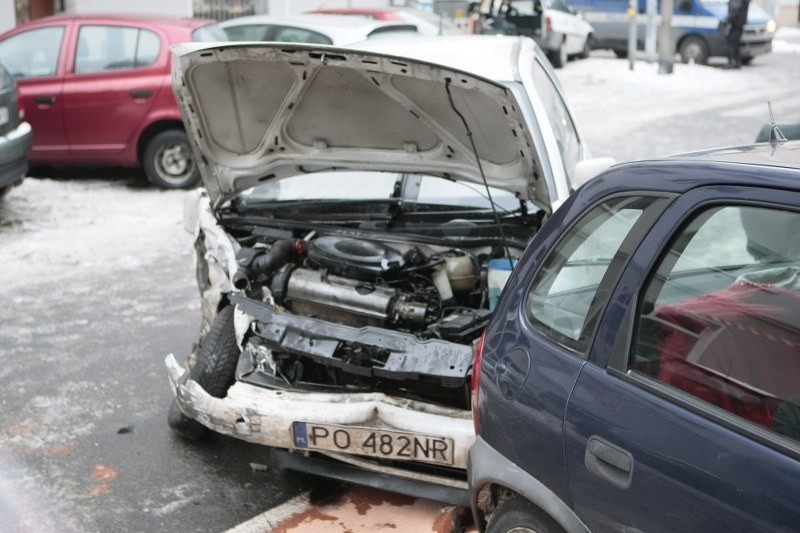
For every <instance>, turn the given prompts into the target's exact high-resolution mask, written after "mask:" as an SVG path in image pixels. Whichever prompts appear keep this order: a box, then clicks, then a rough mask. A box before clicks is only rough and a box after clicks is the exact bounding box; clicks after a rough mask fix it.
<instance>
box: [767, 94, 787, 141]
mask: <svg viewBox="0 0 800 533" xmlns="http://www.w3.org/2000/svg"><path fill="white" fill-rule="evenodd" d="M767 106H769V121H770V123H771V124H772V127H771V128H770V130H769V144H771V145H772V146H773V147H774V146H775V145H776V144H778V143H783V142H786V141H787V139H786V136H785V135H784V134H783V132H782V131H781V130H780V128H779V127H778V125H777V124H775V117H774V116H773V115H772V102H770V101H769V100H767Z"/></svg>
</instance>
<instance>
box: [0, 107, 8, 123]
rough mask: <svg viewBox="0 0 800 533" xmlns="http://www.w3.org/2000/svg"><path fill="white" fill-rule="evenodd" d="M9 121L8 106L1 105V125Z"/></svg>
mask: <svg viewBox="0 0 800 533" xmlns="http://www.w3.org/2000/svg"><path fill="white" fill-rule="evenodd" d="M6 122H8V108H7V107H2V106H0V126H2V125H3V124H5V123H6Z"/></svg>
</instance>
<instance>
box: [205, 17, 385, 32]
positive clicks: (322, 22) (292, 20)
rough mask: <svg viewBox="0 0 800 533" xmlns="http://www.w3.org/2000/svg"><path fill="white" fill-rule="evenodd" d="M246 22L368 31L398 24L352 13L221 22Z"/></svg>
mask: <svg viewBox="0 0 800 533" xmlns="http://www.w3.org/2000/svg"><path fill="white" fill-rule="evenodd" d="M246 24H297V25H313V26H316V27H318V28H330V29H336V28H346V29H352V28H363V29H364V31H366V32H368V31H369V30H370V29H371V28H380V27H382V26H396V25H397V24H396V23H392V22H389V23H387V22H385V21H380V20H373V19H369V18H366V17H353V16H350V15H322V14H311V13H309V14H303V15H284V16H271V15H249V16H246V17H236V18H232V19H228V20H226V21H225V22H220V26H221V27H223V28H224V27H228V26H239V25H246Z"/></svg>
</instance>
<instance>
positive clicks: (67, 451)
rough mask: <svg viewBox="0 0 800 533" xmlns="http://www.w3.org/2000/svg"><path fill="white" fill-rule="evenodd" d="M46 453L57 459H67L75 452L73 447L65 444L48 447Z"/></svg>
mask: <svg viewBox="0 0 800 533" xmlns="http://www.w3.org/2000/svg"><path fill="white" fill-rule="evenodd" d="M47 451H48V452H50V454H51V455H55V456H57V457H69V456H70V455H72V454H73V453H74V452H75V445H74V444H67V445H56V446H50V448H48V449H47Z"/></svg>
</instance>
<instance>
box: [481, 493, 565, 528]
mask: <svg viewBox="0 0 800 533" xmlns="http://www.w3.org/2000/svg"><path fill="white" fill-rule="evenodd" d="M563 531H564V530H563V529H562V528H561V527H559V525H558V524H557V523H556V522H555V521H554V520H553V519H552V518H550V517H549V516H547V514H545V513H544V512H542V511H541V510H540V509H539V508H537V507H536V506H535V505H533V504H532V503H531V502H529V501H528V500H526V499H525V498H523V497H522V496H519V495H517V494H515V495H514V496H511V497H510V498H508V499H507V500H505V501H503V502H502V503H501V504H500V505H499V506H498V507H497V509H495V511H494V512H493V513H492V515H491V516H490V517H489V523H488V524H487V525H486V533H511V532H513V533H563Z"/></svg>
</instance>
